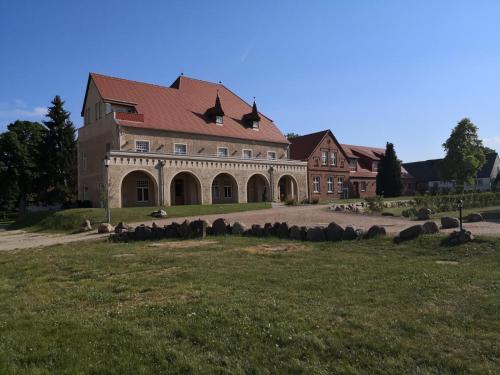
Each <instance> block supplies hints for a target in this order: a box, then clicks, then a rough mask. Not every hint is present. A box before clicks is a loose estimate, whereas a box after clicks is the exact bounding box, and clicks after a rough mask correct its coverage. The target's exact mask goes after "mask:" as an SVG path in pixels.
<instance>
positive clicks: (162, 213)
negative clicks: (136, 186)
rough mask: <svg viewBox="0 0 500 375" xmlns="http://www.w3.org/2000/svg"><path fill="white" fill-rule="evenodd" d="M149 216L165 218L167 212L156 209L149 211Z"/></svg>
mask: <svg viewBox="0 0 500 375" xmlns="http://www.w3.org/2000/svg"><path fill="white" fill-rule="evenodd" d="M151 216H152V217H156V218H159V219H165V218H166V217H168V214H167V211H165V210H156V211H153V212H152V213H151Z"/></svg>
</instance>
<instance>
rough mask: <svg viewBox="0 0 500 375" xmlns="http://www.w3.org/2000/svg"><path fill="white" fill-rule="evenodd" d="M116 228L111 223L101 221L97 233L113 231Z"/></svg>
mask: <svg viewBox="0 0 500 375" xmlns="http://www.w3.org/2000/svg"><path fill="white" fill-rule="evenodd" d="M114 230H115V228H114V227H113V226H112V225H111V224H109V223H101V224H99V226H98V227H97V233H112V232H113V231H114Z"/></svg>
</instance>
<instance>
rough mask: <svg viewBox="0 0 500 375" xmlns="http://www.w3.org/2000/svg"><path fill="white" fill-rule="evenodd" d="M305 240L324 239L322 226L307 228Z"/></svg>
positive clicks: (316, 240) (317, 240) (319, 240)
mask: <svg viewBox="0 0 500 375" xmlns="http://www.w3.org/2000/svg"><path fill="white" fill-rule="evenodd" d="M306 240H307V241H310V242H322V241H325V240H326V235H325V231H324V229H323V228H322V227H313V228H309V229H308V230H307V234H306Z"/></svg>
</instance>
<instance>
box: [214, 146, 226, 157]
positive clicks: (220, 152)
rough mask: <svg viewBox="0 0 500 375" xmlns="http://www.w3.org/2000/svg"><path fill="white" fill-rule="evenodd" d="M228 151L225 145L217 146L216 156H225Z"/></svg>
mask: <svg viewBox="0 0 500 375" xmlns="http://www.w3.org/2000/svg"><path fill="white" fill-rule="evenodd" d="M227 155H228V152H227V148H226V147H218V148H217V156H218V157H219V158H227Z"/></svg>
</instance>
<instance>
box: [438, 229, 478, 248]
mask: <svg viewBox="0 0 500 375" xmlns="http://www.w3.org/2000/svg"><path fill="white" fill-rule="evenodd" d="M471 241H474V236H473V235H472V233H471V232H470V231H466V230H462V231H454V232H453V233H451V234H450V235H449V236H448V238H446V240H445V244H446V245H449V246H456V245H462V244H464V243H467V242H471Z"/></svg>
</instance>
